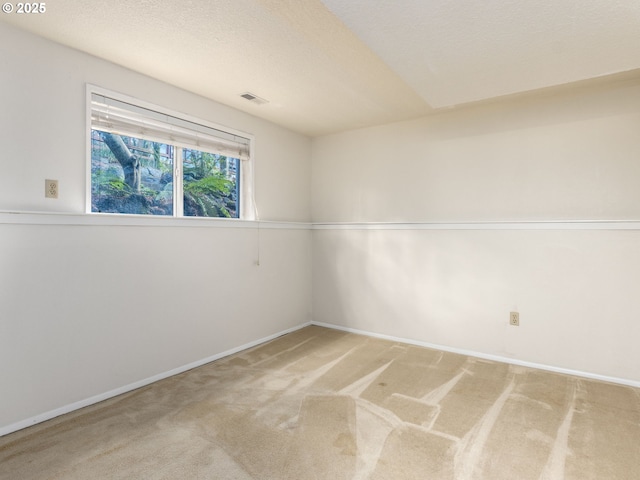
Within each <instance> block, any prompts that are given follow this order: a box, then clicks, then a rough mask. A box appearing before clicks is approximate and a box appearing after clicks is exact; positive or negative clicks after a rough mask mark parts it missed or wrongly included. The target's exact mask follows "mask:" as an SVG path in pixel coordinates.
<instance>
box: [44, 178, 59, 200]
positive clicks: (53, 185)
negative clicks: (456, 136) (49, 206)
mask: <svg viewBox="0 0 640 480" xmlns="http://www.w3.org/2000/svg"><path fill="white" fill-rule="evenodd" d="M44 196H45V198H58V180H49V179H47V180H45V181H44Z"/></svg>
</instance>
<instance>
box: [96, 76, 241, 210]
mask: <svg viewBox="0 0 640 480" xmlns="http://www.w3.org/2000/svg"><path fill="white" fill-rule="evenodd" d="M89 98H90V109H91V125H90V153H91V155H90V158H91V166H90V172H91V179H90V186H91V187H90V195H89V197H90V205H88V206H87V208H88V210H89V211H90V212H103V213H125V214H138V215H164V216H175V217H182V216H193V217H225V218H250V217H252V215H251V212H252V210H253V209H252V199H251V188H250V187H251V162H250V156H249V153H250V145H251V140H250V139H249V138H248V136H247V137H244V136H242V135H241V134H238V133H236V132H230V131H225V130H222V129H219V128H217V127H214V126H212V125H209V124H208V123H207V122H204V121H198V120H194V119H191V118H187V117H186V116H183V115H179V114H175V113H172V112H168V111H166V110H165V109H162V108H160V107H155V106H149V105H146V104H145V105H143V104H142V103H141V102H139V101H136V100H133V99H130V98H124V97H121V96H119V95H116V94H112V93H109V92H102V91H100V92H98V91H97V89H95V88H94V89H90V90H89Z"/></svg>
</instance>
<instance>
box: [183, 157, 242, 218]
mask: <svg viewBox="0 0 640 480" xmlns="http://www.w3.org/2000/svg"><path fill="white" fill-rule="evenodd" d="M182 162H183V165H182V170H183V189H184V215H185V216H191V217H227V218H239V208H238V207H239V205H238V192H239V182H238V177H239V175H238V172H239V166H240V160H238V159H237V158H230V157H225V156H224V155H217V154H213V153H208V152H201V151H199V150H190V149H186V148H185V149H184V150H183V151H182Z"/></svg>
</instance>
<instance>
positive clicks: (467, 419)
mask: <svg viewBox="0 0 640 480" xmlns="http://www.w3.org/2000/svg"><path fill="white" fill-rule="evenodd" d="M0 478H1V479H3V480H4V479H11V480H14V479H15V480H29V479H83V480H93V479H107V478H108V479H145V480H146V479H243V480H244V479H301V480H306V479H332V480H333V479H402V480H405V479H420V480H431V479H434V480H435V479H456V480H464V479H491V480H499V479H508V480H517V479H553V480H560V479H575V480H589V479H598V480H613V479H640V391H639V390H638V389H634V388H630V387H624V386H619V385H612V384H606V383H601V382H596V381H590V380H585V379H579V378H574V377H570V376H564V375H557V374H552V373H547V372H542V371H537V370H532V369H527V368H522V367H514V366H508V365H505V364H501V363H494V362H489V361H484V360H479V359H474V358H470V357H465V356H462V355H455V354H451V353H443V352H439V351H435V350H429V349H425V348H419V347H414V346H410V345H405V344H400V343H394V342H389V341H384V340H377V339H372V338H368V337H363V336H359V335H353V334H347V333H343V332H339V331H334V330H329V329H324V328H320V327H308V328H305V329H303V330H300V331H297V332H295V333H292V334H290V335H287V336H284V337H281V338H279V339H277V340H274V341H272V342H270V343H267V344H264V345H261V346H259V347H256V348H253V349H251V350H247V351H244V352H241V353H239V354H237V355H234V356H231V357H228V358H225V359H223V360H220V361H217V362H214V363H211V364H209V365H205V366H204V367H200V368H198V369H195V370H192V371H189V372H187V373H184V374H182V375H178V376H176V377H173V378H170V379H167V380H164V381H161V382H158V383H156V384H154V385H150V386H148V387H145V388H142V389H139V390H136V391H135V392H132V393H129V394H126V395H122V396H120V397H117V398H115V399H112V400H109V401H106V402H103V403H100V404H98V405H94V406H92V407H88V408H85V409H83V410H80V411H78V412H74V413H72V414H69V415H66V416H63V417H59V418H57V419H54V420H51V421H49V422H46V423H43V424H40V425H37V426H34V427H31V428H29V429H25V430H22V431H20V432H16V433H14V434H11V435H7V436H5V437H2V438H0Z"/></svg>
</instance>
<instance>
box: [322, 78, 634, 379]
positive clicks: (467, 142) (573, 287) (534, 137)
mask: <svg viewBox="0 0 640 480" xmlns="http://www.w3.org/2000/svg"><path fill="white" fill-rule="evenodd" d="M639 133H640V86H639V85H637V84H635V85H634V84H629V83H626V84H618V85H609V86H600V87H592V88H583V89H577V90H576V91H573V92H571V93H567V94H563V95H556V96H546V97H539V98H536V99H526V100H517V101H515V100H514V101H511V102H501V103H500V104H495V105H491V106H478V107H474V108H471V109H467V110H461V111H451V112H448V113H445V114H440V115H437V116H434V117H431V118H425V119H419V120H415V121H409V122H403V123H397V124H393V125H385V126H380V127H375V128H368V129H362V130H357V131H352V132H346V133H342V134H337V135H331V136H326V137H323V138H318V139H314V141H313V147H312V150H313V153H312V163H313V165H312V203H313V205H312V218H313V220H314V222H323V223H328V224H329V225H328V226H327V227H323V229H316V230H315V231H314V232H313V237H314V246H313V252H314V263H313V269H314V271H313V281H314V287H313V288H314V301H313V315H314V320H315V321H317V322H324V323H329V324H334V325H338V326H341V327H346V328H355V329H360V330H364V331H369V332H373V333H378V334H383V335H389V336H395V337H401V338H407V339H411V340H414V341H419V342H425V343H431V344H436V345H442V346H445V347H448V348H454V349H462V350H466V351H471V352H475V353H478V354H482V355H493V356H498V357H501V358H504V359H510V360H514V361H521V362H531V363H537V364H543V365H548V366H550V367H555V368H563V369H570V370H576V371H581V372H584V373H587V374H596V375H604V376H607V377H612V378H617V379H621V380H623V381H631V382H640V371H639V370H638V365H640V350H639V349H638V348H637V338H639V337H638V334H640V327H639V325H640V296H639V295H638V294H637V290H638V285H640V273H639V272H640V249H639V246H640V230H638V229H639V228H640V223H634V224H631V225H630V226H631V227H632V228H633V229H632V230H624V231H623V230H608V228H609V224H607V223H598V222H596V223H594V224H588V225H580V224H578V225H577V224H575V223H572V222H573V221H576V220H640V188H638V186H639V185H640V162H639V161H638V159H639V158H640V134H639ZM490 221H494V222H495V221H497V222H507V223H506V224H501V225H497V226H496V225H484V226H482V225H480V226H478V225H472V224H471V225H470V224H469V223H467V222H490ZM522 221H562V222H566V223H562V222H561V223H560V224H547V225H539V224H533V225H532V224H518V223H513V222H522ZM335 222H343V223H345V222H346V223H347V225H336V224H335ZM358 222H380V225H377V226H373V227H371V226H370V227H367V228H363V227H361V226H358V225H356V223H358ZM395 222H401V223H404V225H397V224H396V223H395ZM447 222H453V223H457V225H450V226H447V225H442V223H447ZM413 223H416V225H408V224H413ZM430 223H435V224H436V225H431V224H430ZM541 226H543V227H544V228H543V229H540V227H541ZM614 226H615V225H614ZM457 228H462V229H457ZM496 228H497V229H496ZM576 228H578V229H576ZM511 310H518V311H520V315H521V326H520V327H518V328H515V327H509V326H508V325H507V321H508V318H509V311H511Z"/></svg>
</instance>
